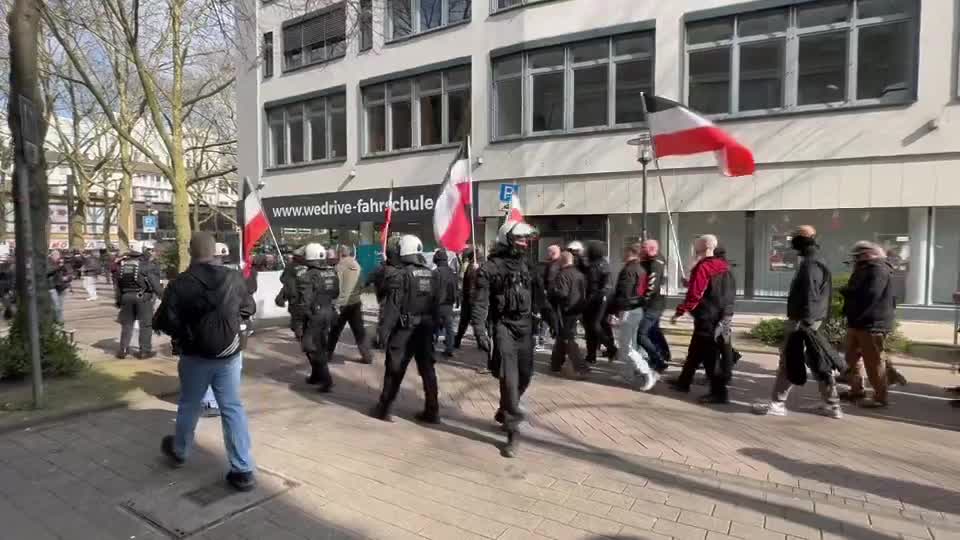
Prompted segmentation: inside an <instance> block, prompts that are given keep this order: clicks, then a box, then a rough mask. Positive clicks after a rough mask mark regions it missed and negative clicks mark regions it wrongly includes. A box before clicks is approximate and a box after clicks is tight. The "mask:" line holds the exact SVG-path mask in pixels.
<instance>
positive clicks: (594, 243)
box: [584, 240, 603, 261]
mask: <svg viewBox="0 0 960 540" xmlns="http://www.w3.org/2000/svg"><path fill="white" fill-rule="evenodd" d="M584 256H585V257H586V258H587V260H588V261H598V260H600V259H602V258H603V242H601V241H599V240H590V241H589V242H587V246H586V248H585V249H584Z"/></svg>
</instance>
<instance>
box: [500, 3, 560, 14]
mask: <svg viewBox="0 0 960 540" xmlns="http://www.w3.org/2000/svg"><path fill="white" fill-rule="evenodd" d="M553 1H555V0H519V2H518V3H517V4H515V5H512V6H507V7H498V6H497V0H490V14H491V15H496V14H497V13H503V12H505V11H511V10H514V9H523V8H525V7H529V6H534V5H537V4H545V3H547V2H553Z"/></svg>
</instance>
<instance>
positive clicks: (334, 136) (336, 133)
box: [267, 94, 347, 167]
mask: <svg viewBox="0 0 960 540" xmlns="http://www.w3.org/2000/svg"><path fill="white" fill-rule="evenodd" d="M267 126H268V129H267V137H268V139H269V141H268V148H269V154H270V155H269V156H267V163H269V167H280V166H283V165H288V164H290V165H293V164H299V163H309V162H314V161H324V160H333V159H342V158H344V157H346V155H347V119H346V98H345V96H344V95H343V94H333V95H330V96H324V97H319V98H314V99H311V100H309V101H301V102H297V103H293V104H290V105H283V106H277V107H271V108H269V109H267Z"/></svg>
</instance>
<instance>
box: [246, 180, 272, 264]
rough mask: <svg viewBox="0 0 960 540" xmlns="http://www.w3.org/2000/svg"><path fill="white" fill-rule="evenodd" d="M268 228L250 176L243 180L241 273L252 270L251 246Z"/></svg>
mask: <svg viewBox="0 0 960 540" xmlns="http://www.w3.org/2000/svg"><path fill="white" fill-rule="evenodd" d="M269 230H270V222H269V221H267V214H266V212H264V211H263V206H262V205H261V204H260V197H258V196H257V192H256V190H255V189H253V187H252V186H251V185H250V178H249V177H246V178H244V181H243V246H242V250H243V253H242V256H243V275H244V277H250V274H251V272H252V270H253V248H254V247H255V246H256V245H257V242H259V241H260V239H261V238H263V235H264V234H266V233H267V231H269Z"/></svg>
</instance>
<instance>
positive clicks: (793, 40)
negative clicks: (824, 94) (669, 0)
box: [683, 0, 920, 120]
mask: <svg viewBox="0 0 960 540" xmlns="http://www.w3.org/2000/svg"><path fill="white" fill-rule="evenodd" d="M819 4H821V2H805V3H798V4H792V5H787V6H782V7H779V8H775V9H779V10H784V11H785V12H786V21H787V26H786V29H785V31H780V32H772V33H765V34H758V35H752V36H740V35H739V27H740V18H741V17H745V16H750V15H755V14H758V13H762V12H764V11H772V10H771V9H763V10H753V11H744V12H739V13H735V14H730V15H724V16H722V17H716V18H708V19H697V20H688V21H686V22H685V24H684V37H683V53H684V62H683V96H684V103H689V102H690V64H691V61H690V55H691V53H696V52H702V51H709V50H717V49H721V48H728V49H729V54H730V72H729V75H730V90H729V95H728V112H726V113H717V114H707V116H708V117H710V118H714V119H720V120H723V119H726V118H750V117H756V116H766V115H770V114H784V113H803V112H817V111H827V110H834V109H849V108H860V107H876V106H896V105H905V104H909V103H912V102H914V101H916V99H917V91H918V89H917V87H918V80H917V67H918V65H919V58H918V54H917V53H918V44H917V38H918V36H919V22H920V21H919V10H918V2H917V1H916V0H911V4H910V6H909V7H908V10H907V11H906V12H902V13H897V14H892V15H881V16H876V17H869V18H862V19H861V18H859V14H858V11H859V4H860V0H849V7H848V10H849V11H848V19H847V20H846V21H842V22H834V23H828V24H820V25H815V26H805V27H801V26H799V10H800V9H801V8H810V7H816V6H817V5H819ZM729 19H732V20H733V25H732V28H733V29H732V33H731V36H730V37H729V38H727V39H722V40H714V41H709V42H703V43H696V44H690V43H688V36H689V26H690V25H691V24H697V23H702V22H707V21H711V20H716V21H719V20H729ZM899 23H906V24H907V28H908V32H909V37H910V38H911V39H910V40H909V46H908V48H907V49H906V50H905V51H904V54H906V57H905V58H906V64H907V77H906V78H907V86H908V87H907V89H906V95H905V96H904V97H903V99H902V100H889V99H884V98H882V97H880V98H864V99H858V98H857V85H858V81H857V75H858V69H859V58H858V54H859V37H860V30H861V29H862V28H870V27H876V26H883V25H891V26H892V25H896V24H899ZM839 32H844V35H845V36H846V39H847V49H846V58H845V62H844V64H845V67H846V72H845V81H846V84H845V86H846V87H845V88H844V96H843V100H840V101H830V102H823V103H811V104H805V105H801V104H800V103H799V97H800V86H799V83H800V40H801V39H802V38H804V37H808V36H816V35H825V34H830V33H839ZM779 39H782V40H784V41H783V73H782V76H781V84H782V87H781V94H782V105H781V106H780V107H775V108H767V109H751V110H747V111H741V110H740V83H741V80H740V76H741V70H740V67H741V66H740V59H741V55H740V49H741V45H750V44H756V43H772V42H774V41H776V40H779Z"/></svg>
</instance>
